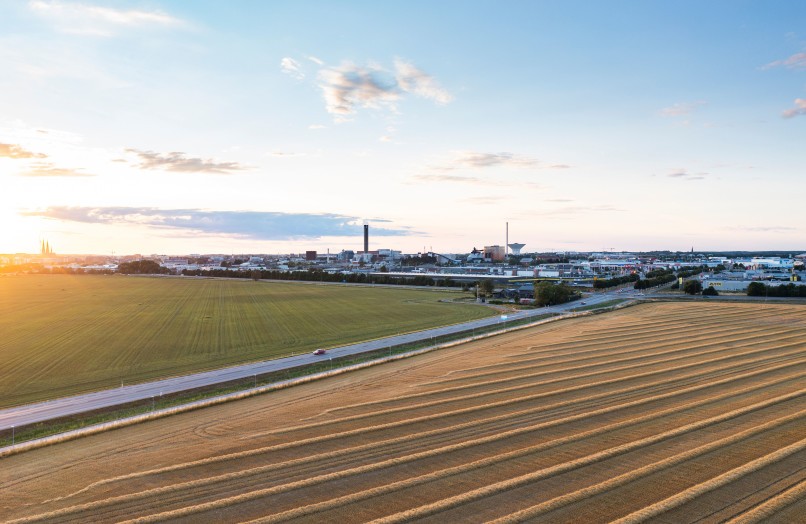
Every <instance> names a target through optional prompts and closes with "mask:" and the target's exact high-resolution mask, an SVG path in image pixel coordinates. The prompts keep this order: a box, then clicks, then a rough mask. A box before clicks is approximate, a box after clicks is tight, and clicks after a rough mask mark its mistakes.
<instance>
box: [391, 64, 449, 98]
mask: <svg viewBox="0 0 806 524" xmlns="http://www.w3.org/2000/svg"><path fill="white" fill-rule="evenodd" d="M395 79H396V80H397V83H398V85H399V86H400V89H402V90H403V91H405V92H407V93H412V94H414V95H417V96H420V97H423V98H427V99H429V100H433V101H434V102H436V103H438V104H447V103H450V102H451V101H452V100H453V95H451V94H450V93H449V92H448V91H447V90H445V89H444V88H443V87H442V86H441V85H439V83H438V82H437V81H436V80H435V79H434V77H432V76H431V75H429V74H427V73H425V72H424V71H422V70H421V69H418V68H417V67H415V66H414V64H412V63H411V62H406V61H404V60H399V59H398V60H395Z"/></svg>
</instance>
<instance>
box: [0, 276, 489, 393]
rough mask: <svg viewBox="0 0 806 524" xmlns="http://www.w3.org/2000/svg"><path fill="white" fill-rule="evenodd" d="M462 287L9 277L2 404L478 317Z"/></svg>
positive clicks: (2, 327) (0, 333) (3, 317)
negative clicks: (464, 299) (462, 301)
mask: <svg viewBox="0 0 806 524" xmlns="http://www.w3.org/2000/svg"><path fill="white" fill-rule="evenodd" d="M459 296H461V295H460V293H458V292H451V291H444V290H439V291H436V290H435V291H430V290H416V289H396V288H389V287H367V286H340V285H312V284H300V283H279V282H253V281H251V280H240V279H239V280H214V279H193V278H187V279H184V278H157V277H154V278H151V277H125V276H121V275H112V276H69V275H38V276H7V277H0V407H7V406H12V405H19V404H24V403H28V402H34V401H39V400H45V399H48V398H54V397H59V396H65V395H70V394H76V393H80V392H86V391H92V390H98V389H105V388H110V387H114V386H116V385H117V386H119V385H120V383H121V380H122V381H124V383H127V384H129V383H133V382H142V381H145V380H150V379H155V378H161V377H166V376H171V375H178V374H184V373H190V372H194V371H202V370H208V369H213V368H217V367H223V366H228V365H233V364H238V363H243V362H249V361H258V360H266V359H272V358H277V357H282V356H286V355H291V354H292V353H300V352H302V351H310V350H312V349H313V348H316V347H332V346H338V345H343V344H349V343H353V342H359V341H363V340H370V339H374V338H379V337H383V336H386V335H392V334H396V333H404V332H411V331H416V330H420V329H427V328H430V327H435V326H440V325H446V324H452V323H457V322H463V321H467V320H474V319H478V318H482V317H485V316H490V315H492V314H495V312H494V311H492V310H490V309H488V308H484V307H479V306H474V305H468V304H450V303H446V302H440V299H451V298H456V297H459Z"/></svg>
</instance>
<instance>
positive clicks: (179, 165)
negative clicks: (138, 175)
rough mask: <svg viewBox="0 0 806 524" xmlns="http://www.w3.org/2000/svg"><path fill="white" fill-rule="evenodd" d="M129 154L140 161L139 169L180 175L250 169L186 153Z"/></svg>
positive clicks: (137, 152)
mask: <svg viewBox="0 0 806 524" xmlns="http://www.w3.org/2000/svg"><path fill="white" fill-rule="evenodd" d="M126 152H127V153H134V154H135V155H137V156H138V157H139V159H140V163H139V164H138V166H137V167H139V168H140V169H164V170H166V171H174V172H179V173H213V174H219V175H227V174H230V173H232V172H235V171H243V170H245V169H249V167H248V166H244V165H242V164H239V163H238V162H216V161H214V160H213V159H203V158H191V157H187V156H185V154H184V153H179V152H171V153H155V152H154V151H141V150H139V149H126Z"/></svg>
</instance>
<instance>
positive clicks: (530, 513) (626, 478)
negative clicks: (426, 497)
mask: <svg viewBox="0 0 806 524" xmlns="http://www.w3.org/2000/svg"><path fill="white" fill-rule="evenodd" d="M733 413H734V412H729V413H726V414H724V415H721V416H717V417H713V418H711V419H706V420H702V421H697V422H694V423H691V424H687V425H685V426H681V427H679V428H674V429H671V430H668V431H664V432H662V433H658V434H656V435H652V436H650V437H646V438H643V439H640V440H637V441H633V442H630V443H627V444H622V445H620V446H616V447H613V448H610V449H607V450H603V451H600V452H598V453H594V454H593V455H588V456H587V457H582V458H579V459H576V460H572V461H569V462H565V463H562V464H558V465H556V466H552V467H549V468H544V469H541V470H538V471H535V472H533V473H528V474H526V475H521V476H520V477H516V478H514V479H509V480H505V481H502V482H497V483H494V484H491V485H489V486H485V487H483V488H479V489H476V490H472V491H469V492H467V493H463V494H461V495H457V496H454V497H450V498H447V499H443V500H441V501H439V502H436V503H433V504H428V505H426V506H422V507H419V508H415V509H413V510H409V511H404V512H400V513H397V514H395V515H390V516H388V517H385V518H382V519H378V520H377V521H376V522H377V523H383V524H392V523H397V522H406V521H408V520H411V519H414V518H423V517H426V516H430V515H435V514H437V513H441V512H443V511H447V510H449V509H452V508H455V507H457V506H460V505H462V504H467V503H469V502H473V501H477V500H480V499H483V498H486V497H489V496H492V495H497V494H499V493H502V492H505V491H510V490H512V489H515V488H519V487H522V486H525V485H528V484H532V483H534V482H536V481H538V480H542V479H545V478H548V477H552V476H556V475H558V474H560V473H565V472H567V471H571V470H574V469H578V468H580V467H582V466H587V465H590V464H595V463H598V462H602V461H604V460H607V459H610V458H613V457H615V456H618V455H622V454H624V453H627V452H630V451H635V450H638V449H641V448H643V447H647V446H650V445H652V444H656V443H658V442H661V441H663V440H667V439H669V438H672V437H675V436H679V435H683V434H685V433H690V432H691V431H695V430H698V429H702V428H705V427H707V426H710V425H713V424H715V423H718V422H721V421H724V420H728V419H730V418H733V417H732V416H729V415H732V414H733ZM804 416H806V409H803V410H800V411H797V412H795V413H792V414H788V415H785V416H783V417H779V418H777V419H774V420H771V421H768V422H765V423H763V424H760V425H758V426H755V427H752V428H749V429H746V430H743V431H740V432H738V433H734V434H733V435H729V436H727V437H723V438H721V439H718V440H715V441H713V442H709V443H707V444H704V445H702V446H698V447H696V448H694V449H691V450H688V451H684V452H682V453H678V454H676V455H673V456H671V457H667V458H665V459H663V460H660V461H658V462H655V463H652V464H648V465H646V466H642V467H640V468H638V469H635V470H633V471H630V472H628V473H625V474H622V475H619V476H616V477H613V478H611V479H609V480H607V481H605V482H601V483H599V484H595V485H593V486H589V487H587V488H583V489H581V490H577V491H574V492H572V493H568V494H565V495H561V496H559V497H555V498H553V499H551V500H548V501H545V502H543V503H540V504H537V505H534V506H532V507H530V508H526V509H524V510H521V511H519V512H517V513H513V514H511V515H509V516H507V517H504V518H502V519H500V521H494V522H500V523H504V522H506V523H508V524H509V523H513V522H524V521H526V520H529V519H534V518H536V517H538V516H541V515H545V514H546V513H548V512H550V511H555V510H557V509H559V508H561V507H563V506H566V505H568V504H571V503H573V502H576V501H579V500H582V499H585V498H588V497H591V496H593V495H596V494H598V493H603V492H605V491H610V490H612V489H614V488H616V487H618V486H621V485H624V484H627V483H628V482H632V481H635V480H638V479H640V478H642V477H645V476H647V475H649V474H651V473H656V472H658V471H661V470H664V469H667V468H670V467H673V466H676V465H679V464H682V463H683V462H686V461H688V460H691V459H693V458H696V457H700V456H702V455H705V454H707V453H710V452H713V451H716V450H718V449H720V448H723V447H725V446H728V445H731V444H735V443H738V442H741V441H743V440H746V439H748V438H751V437H753V436H756V435H759V434H762V433H764V432H766V431H770V430H772V429H775V428H777V427H780V426H783V425H786V424H789V423H790V422H794V421H796V420H798V419H800V418H802V417H804Z"/></svg>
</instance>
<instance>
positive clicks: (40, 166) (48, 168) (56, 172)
mask: <svg viewBox="0 0 806 524" xmlns="http://www.w3.org/2000/svg"><path fill="white" fill-rule="evenodd" d="M21 174H22V176H25V177H88V176H95V175H91V174H89V173H85V172H84V170H83V169H81V168H77V169H74V168H69V167H58V166H56V165H54V164H52V163H50V162H36V163H34V164H33V165H32V166H31V167H30V168H29V169H27V170H25V171H23V172H22V173H21Z"/></svg>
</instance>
